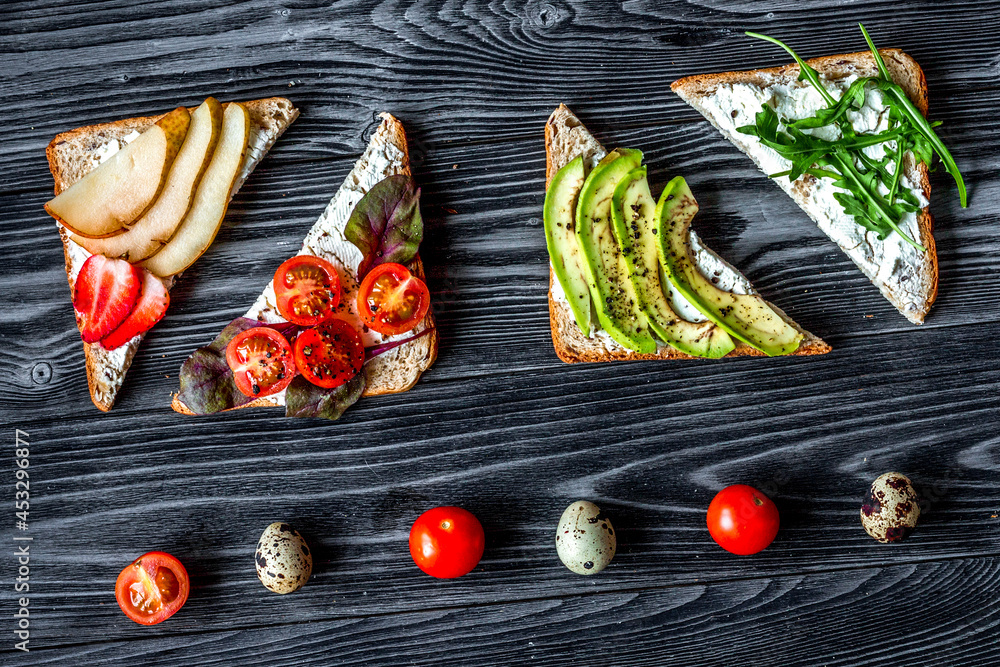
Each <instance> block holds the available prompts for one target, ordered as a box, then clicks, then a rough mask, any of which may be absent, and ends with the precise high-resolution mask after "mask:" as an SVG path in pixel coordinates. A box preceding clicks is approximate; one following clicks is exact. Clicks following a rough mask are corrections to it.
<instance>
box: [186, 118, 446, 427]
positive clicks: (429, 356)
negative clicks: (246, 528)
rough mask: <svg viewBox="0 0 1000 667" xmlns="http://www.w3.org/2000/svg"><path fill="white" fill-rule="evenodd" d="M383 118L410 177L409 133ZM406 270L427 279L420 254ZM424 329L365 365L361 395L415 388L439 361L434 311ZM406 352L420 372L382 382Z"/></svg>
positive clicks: (264, 401) (264, 402)
mask: <svg viewBox="0 0 1000 667" xmlns="http://www.w3.org/2000/svg"><path fill="white" fill-rule="evenodd" d="M381 117H382V119H383V120H384V121H385V123H386V126H387V129H388V132H389V134H390V136H391V138H392V143H394V144H395V145H396V146H397V147H398V148H400V149H401V150H402V151H403V155H404V157H403V164H404V165H405V166H404V169H403V173H405V174H407V175H410V152H409V145H408V143H407V140H406V132H405V130H404V129H403V124H402V123H400V122H399V120H398V119H396V118H395V117H394V116H392V115H391V114H388V113H383V114H381ZM407 267H408V268H409V269H410V271H411V272H412V273H413V274H414V275H415V276H417V277H418V278H420V279H421V280H423V281H425V282H426V280H427V277H426V274H425V273H424V264H423V261H421V259H420V255H419V254H418V255H417V256H415V257H414V258H413V259H412V260H411V261H410V262H409V263H408V264H407ZM422 324H423V325H424V328H429V329H431V330H432V331H431V333H429V334H427V335H426V336H424V337H423V338H420V339H418V340H416V341H413V342H412V343H407V344H406V345H402V346H400V347H397V348H395V349H394V350H392V351H390V352H387V353H386V354H385V355H381V356H378V357H375V358H374V359H372V360H371V361H369V362H368V363H367V364H365V367H364V372H365V375H366V380H367V384H366V385H365V390H364V392H363V393H362V394H361V395H362V396H384V395H387V394H399V393H402V392H404V391H408V390H410V389H411V388H413V386H414V385H416V384H417V382H418V381H419V380H420V376H421V375H423V373H424V371H426V370H427V369H428V368H430V367H431V366H432V365H433V364H434V362H435V361H437V354H438V345H439V342H440V335H439V333H438V330H437V327H436V326H435V324H434V312H433V310H431V309H428V311H427V315H426V316H425V317H424V320H423V323H422ZM404 349H406V350H408V352H409V353H411V354H412V353H413V352H417V353H418V355H419V357H420V358H421V360H422V361H421V363H420V365H419V366H418V370H417V372H416V374H415V375H414V376H413V378H412V379H411V380H410V381H409V382H408V383H407V384H405V385H389V384H385V383H382V382H379V380H380V379H381V378H382V377H384V376H385V375H386V370H387V369H388V368H389V367H390V366H391V365H392V364H393V362H394V361H395V357H396V355H397V354H399V353H401V352H402V351H403V350H404ZM170 407H171V408H173V409H174V411H176V412H179V413H181V414H185V415H192V416H197V415H198V413H196V412H194V411H192V410H191V409H190V408H189V407H188V406H187V405H185V404H184V402H183V401H181V400H180V398H178V397H177V395H174V397H173V400H172V401H171V403H170ZM266 407H280V406H279V405H278V404H277V403H276V402H275V400H274V399H273V398H272V397H269V396H265V397H263V398H258V399H256V400H254V401H251V402H249V403H247V404H245V405H240V406H237V407H233V408H229V409H227V410H222V411H221V412H232V411H233V410H242V409H244V408H266Z"/></svg>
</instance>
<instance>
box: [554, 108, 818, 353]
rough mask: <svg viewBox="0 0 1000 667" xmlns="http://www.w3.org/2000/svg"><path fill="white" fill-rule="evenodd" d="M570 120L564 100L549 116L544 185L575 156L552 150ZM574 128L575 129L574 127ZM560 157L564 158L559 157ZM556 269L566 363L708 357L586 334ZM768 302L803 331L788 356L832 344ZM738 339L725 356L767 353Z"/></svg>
mask: <svg viewBox="0 0 1000 667" xmlns="http://www.w3.org/2000/svg"><path fill="white" fill-rule="evenodd" d="M565 120H569V122H570V123H575V124H577V125H568V126H569V127H571V128H572V127H582V124H579V119H577V118H576V116H574V115H573V114H572V112H571V111H570V110H569V109H568V108H567V107H566V105H565V104H560V105H559V107H558V108H557V109H556V110H555V111H554V112H553V113H552V116H551V117H550V118H549V122H547V123H546V124H545V187H546V189H548V185H549V182H550V181H551V180H552V177H553V176H554V175H555V173H556V172H557V171H559V169H560V168H561V167H562V163H565V162H566V161H567V158H572V157H574V156H570V155H562V156H557V155H556V152H555V151H554V150H553V144H554V141H555V139H556V129H555V128H556V125H557V122H554V121H558V122H564V121H565ZM571 131H572V129H571ZM560 157H561V158H562V159H561V160H560ZM556 280H557V279H556V277H555V273H554V272H553V270H552V267H551V265H550V267H549V293H548V299H549V327H550V329H551V330H552V345H553V347H554V348H555V351H556V355H557V356H558V357H559V358H560V359H562V360H563V361H565V362H566V363H569V364H572V363H580V362H602V361H636V360H654V359H660V360H672V359H699V360H702V361H707V360H706V359H704V358H703V357H695V356H692V355H689V354H685V353H684V352H681V351H680V350H678V349H676V348H674V347H670V346H669V345H667V346H659V347H658V348H657V351H656V352H655V353H653V354H641V353H638V352H633V351H632V350H628V349H626V348H624V347H622V346H620V345H617V344H614V345H613V346H612V347H609V346H607V345H605V344H604V343H603V342H601V341H600V340H598V339H597V338H596V337H588V336H586V335H584V333H583V331H581V330H580V327H579V326H578V325H577V323H576V319H575V317H574V316H573V312H572V310H571V309H570V308H569V306H568V305H567V304H564V303H560V302H558V301H556V300H555V299H554V298H553V296H552V286H553V284H554V283H555V281H556ZM768 305H769V306H770V307H771V308H773V309H774V311H775V312H776V313H778V314H779V315H780V316H781V317H782V319H784V320H785V321H786V322H787V323H788V324H790V325H791V326H792V327H794V328H795V329H796V330H798V331H799V332H800V333H802V334H803V339H802V342H801V343H800V344H799V347H798V349H797V350H795V352H793V353H792V354H791V355H787V356H811V355H816V354H826V353H827V352H829V351H830V350H831V349H832V348H831V347H830V346H829V345H828V344H827V343H826V342H824V341H823V340H822V339H820V338H818V337H817V336H814V335H813V334H811V333H809V332H808V331H806V330H805V329H803V328H801V327H800V326H799V325H798V324H796V323H795V322H794V321H793V320H792V319H791V318H789V317H788V316H787V315H786V314H785V313H784V312H783V311H782V310H781V309H780V308H778V307H776V306H775V305H774V304H771V303H768ZM733 342H734V343H736V347H735V348H734V349H733V351H732V352H730V353H729V354H727V355H726V356H725V357H723V358H728V357H766V356H767V355H766V354H764V353H763V352H761V351H760V350H758V349H756V348H754V347H751V346H749V345H747V344H745V343H743V342H742V341H739V340H736V339H735V338H734V339H733Z"/></svg>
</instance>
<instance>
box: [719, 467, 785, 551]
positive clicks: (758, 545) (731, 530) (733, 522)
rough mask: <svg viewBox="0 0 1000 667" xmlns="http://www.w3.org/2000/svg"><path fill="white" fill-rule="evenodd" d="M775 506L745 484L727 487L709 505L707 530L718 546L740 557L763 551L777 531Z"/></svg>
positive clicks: (778, 521)
mask: <svg viewBox="0 0 1000 667" xmlns="http://www.w3.org/2000/svg"><path fill="white" fill-rule="evenodd" d="M779 523H780V520H779V517H778V508H777V507H775V506H774V503H772V502H771V499H770V498H768V497H767V496H765V495H764V494H763V493H761V492H760V491H758V490H757V489H755V488H753V487H752V486H746V485H745V484H733V485H732V486H727V487H726V488H724V489H723V490H722V491H719V493H717V494H716V496H715V498H713V499H712V503H711V504H710V505H709V506H708V532H709V533H711V535H712V539H713V540H715V541H716V542H718V544H719V546H720V547H722V548H723V549H725V550H726V551H729V552H730V553H734V554H737V555H740V556H749V555H750V554H755V553H757V552H758V551H763V550H764V549H766V548H767V546H768V545H769V544H771V542H773V541H774V538H775V536H776V535H777V534H778V525H779Z"/></svg>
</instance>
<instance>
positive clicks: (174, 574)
mask: <svg viewBox="0 0 1000 667" xmlns="http://www.w3.org/2000/svg"><path fill="white" fill-rule="evenodd" d="M190 590H191V582H190V580H189V579H188V573H187V570H185V569H184V566H183V565H181V562H180V561H179V560H177V559H176V558H174V557H173V556H171V555H170V554H168V553H164V552H162V551H150V552H149V553H148V554H143V555H142V556H139V557H138V558H136V559H135V560H134V561H133V562H132V563H131V564H129V565H128V566H127V567H126V568H125V569H124V570H122V571H121V574H119V575H118V581H117V582H115V598H116V599H117V600H118V606H119V607H121V608H122V611H123V612H125V615H126V616H128V617H129V618H131V619H132V620H133V621H135V622H136V623H140V624H142V625H156V624H157V623H160V622H161V621H165V620H167V619H168V618H170V617H171V616H173V615H174V614H175V613H177V610H179V609H180V608H181V607H183V606H184V603H185V602H187V599H188V592H189V591H190Z"/></svg>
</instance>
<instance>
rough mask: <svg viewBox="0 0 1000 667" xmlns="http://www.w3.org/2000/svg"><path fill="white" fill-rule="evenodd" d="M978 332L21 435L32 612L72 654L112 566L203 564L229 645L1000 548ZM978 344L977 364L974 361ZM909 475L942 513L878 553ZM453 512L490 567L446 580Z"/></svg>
mask: <svg viewBox="0 0 1000 667" xmlns="http://www.w3.org/2000/svg"><path fill="white" fill-rule="evenodd" d="M962 332H963V336H961V337H953V336H951V335H948V333H949V332H948V330H944V329H941V330H937V331H936V332H934V333H933V334H922V335H921V336H919V337H918V338H924V337H925V336H930V337H931V338H937V340H935V341H934V348H935V354H934V355H933V356H925V355H923V354H919V353H918V354H917V355H916V357H913V358H909V359H908V360H903V361H901V360H900V356H899V350H900V349H904V348H905V347H906V345H905V344H904V341H906V340H907V339H908V338H910V339H912V337H913V335H912V334H911V335H904V334H894V335H885V336H880V337H877V338H875V339H865V342H864V349H863V351H862V353H861V354H860V355H859V356H860V358H863V359H864V360H865V362H864V365H863V367H857V368H856V369H855V371H854V372H853V373H845V372H844V365H845V360H844V358H842V357H839V356H838V355H836V354H834V355H829V356H827V357H825V358H823V359H820V360H818V361H817V362H816V363H814V364H810V365H809V366H804V365H802V364H798V363H796V362H795V361H794V360H775V361H774V363H773V364H771V365H762V364H760V363H758V362H757V361H756V360H753V359H746V360H742V361H739V362H736V363H733V364H727V365H717V366H714V367H713V370H712V371H710V372H708V373H707V374H706V373H704V372H703V371H702V370H701V369H702V365H700V364H696V363H690V364H676V365H672V366H671V365H656V364H627V365H621V366H617V367H616V366H611V365H597V366H592V367H580V366H576V367H571V366H562V367H557V368H556V369H544V370H539V371H522V372H519V373H515V374H508V373H500V374H497V375H493V376H485V377H480V378H475V379H470V380H450V381H447V382H426V383H421V384H420V385H418V387H416V388H415V389H414V390H412V391H411V392H409V393H407V394H403V395H399V396H392V397H385V398H379V399H366V400H365V401H363V402H361V403H359V404H358V405H356V406H355V407H353V408H352V409H351V410H350V411H349V412H348V413H347V415H346V416H345V417H344V418H343V419H342V420H341V421H340V422H338V423H336V424H323V423H315V422H309V421H303V420H284V419H282V418H280V417H277V416H273V413H268V412H267V411H256V413H255V414H253V415H252V416H250V417H248V416H245V415H222V416H216V417H208V418H204V419H190V420H183V421H178V419H179V418H177V417H176V416H174V415H172V414H163V413H157V412H144V413H143V412H140V411H139V410H138V409H137V410H135V411H133V410H131V409H129V410H125V411H123V412H122V414H121V415H116V414H114V413H113V414H112V415H111V416H108V417H106V418H104V419H100V420H89V419H85V420H80V419H67V420H61V421H60V422H58V423H53V424H48V423H44V424H42V423H39V424H33V423H31V422H29V423H27V424H24V425H22V426H21V428H24V429H25V430H27V431H29V433H34V434H36V435H34V436H32V437H33V443H34V444H33V447H34V449H33V451H35V452H37V454H36V456H35V458H34V459H33V461H32V470H33V473H32V474H33V477H32V479H33V480H36V483H37V484H39V485H40V486H41V487H42V488H44V492H43V493H42V494H41V495H40V497H39V498H38V499H37V501H35V502H33V504H32V512H33V513H32V516H33V517H34V523H33V526H34V530H36V531H37V534H38V535H44V536H45V540H44V542H43V541H42V540H39V541H38V542H39V544H38V545H37V547H36V548H37V550H38V558H39V559H40V562H43V563H46V564H47V566H48V568H50V569H48V571H47V572H46V573H45V575H44V577H45V581H46V587H45V588H43V589H42V590H41V591H40V592H39V593H38V594H37V599H38V600H39V601H40V604H42V605H43V608H44V609H45V614H44V617H45V620H44V621H42V622H44V623H46V624H47V625H46V633H47V636H49V637H50V638H51V639H52V640H57V639H58V640H59V641H63V642H69V641H72V637H73V635H74V634H75V633H78V632H80V631H81V630H80V629H81V625H80V624H81V623H82V624H85V625H89V624H93V623H99V624H101V625H102V626H104V625H109V626H113V625H114V624H115V623H116V621H119V620H121V619H120V618H119V616H120V612H119V611H118V610H117V608H116V607H115V606H114V605H113V604H109V603H110V592H111V590H112V582H113V580H114V578H115V576H116V575H117V572H118V570H119V569H120V568H121V567H122V566H123V565H124V564H125V563H127V562H128V561H129V560H131V559H132V558H134V557H136V556H138V555H139V554H140V553H142V552H143V551H146V550H151V549H156V548H162V549H165V550H167V551H170V552H172V553H174V554H175V555H178V556H179V557H181V558H182V559H184V560H185V562H186V563H188V565H189V567H190V568H191V570H192V573H193V576H194V582H195V585H196V586H197V587H198V589H199V591H200V592H199V596H200V597H202V598H203V602H200V603H199V605H202V604H204V605H209V606H210V608H211V609H213V610H214V611H213V613H211V614H209V613H202V612H193V613H191V614H190V616H187V617H186V618H187V619H188V620H186V621H182V620H181V619H178V622H177V623H176V624H174V627H183V628H185V629H192V630H193V629H195V628H198V629H200V630H205V629H225V628H228V627H230V626H231V624H232V623H233V619H234V618H236V617H238V616H239V614H240V613H241V610H243V609H246V608H248V607H253V608H254V609H256V610H258V611H259V612H260V613H261V614H263V615H265V616H267V615H271V614H282V615H283V618H285V619H286V620H288V621H289V622H291V621H292V620H299V621H308V620H311V619H314V618H320V617H323V618H329V617H331V616H337V617H339V616H356V615H366V614H372V613H396V612H403V611H406V610H412V609H415V608H419V607H420V606H421V605H424V604H426V601H427V599H428V598H427V596H428V595H431V597H432V599H433V600H434V604H435V605H436V606H440V605H446V606H460V605H463V604H466V603H467V601H468V600H469V599H470V597H474V598H477V599H486V600H491V601H493V602H500V601H511V602H513V601H518V600H524V599H534V598H539V597H552V596H558V595H562V594H566V593H567V592H576V591H578V590H580V587H590V586H594V587H596V588H595V589H591V588H586V590H602V591H609V590H632V589H637V588H643V587H646V586H649V585H653V584H654V582H655V585H674V584H690V583H694V582H697V581H704V580H706V579H708V580H729V579H734V578H742V577H746V576H776V575H786V574H793V573H801V572H808V571H816V570H831V569H837V568H844V567H857V566H859V565H870V564H872V563H873V562H877V563H884V564H890V563H912V562H915V561H922V560H928V559H939V558H948V557H957V556H963V557H964V556H970V555H995V554H997V545H996V539H995V537H996V530H997V526H998V525H1000V524H998V521H1000V520H998V519H997V518H996V515H997V507H1000V487H998V485H997V481H996V462H995V461H994V460H993V458H994V454H995V450H996V448H997V446H998V444H1000V441H998V440H997V436H996V423H997V413H998V409H1000V408H998V407H997V405H996V402H995V401H990V400H984V399H985V398H986V397H995V396H996V395H997V394H998V381H997V370H998V366H1000V353H998V352H996V351H994V350H993V349H992V348H991V345H990V342H991V341H992V340H993V339H995V337H996V327H995V326H993V327H971V326H969V327H963V328H962ZM939 333H940V334H942V335H941V336H940V337H938V336H937V335H936V334H939ZM986 348H990V349H988V350H987V349H986ZM922 349H926V348H922ZM968 349H984V350H985V351H984V353H983V354H984V356H983V357H981V358H979V359H978V360H975V361H970V360H969V359H968V358H967V357H966V356H963V355H964V354H965V351H966V350H968ZM852 356H853V355H852ZM178 427H182V428H178ZM892 469H898V470H902V471H904V472H906V473H907V474H908V475H910V476H912V477H913V479H914V480H915V483H916V484H917V485H918V486H919V487H920V489H921V491H922V493H923V495H924V498H925V499H926V501H927V503H926V511H925V515H924V517H923V526H922V527H921V528H920V530H919V531H918V532H917V533H916V534H915V535H914V537H913V539H912V540H910V541H908V542H906V543H904V544H902V545H899V546H896V547H892V548H885V547H882V546H880V545H878V544H876V543H875V542H874V541H872V540H871V539H870V538H869V537H868V536H867V535H866V534H865V533H864V531H863V530H862V529H861V526H860V521H859V519H858V511H859V508H860V500H861V497H862V496H863V494H864V492H865V490H866V488H867V484H868V483H870V481H871V480H872V479H874V477H876V476H877V475H878V474H880V473H882V472H885V471H887V470H892ZM735 482H745V483H749V484H752V485H754V486H757V487H758V488H761V489H764V490H765V492H766V493H769V494H771V495H772V497H774V499H775V501H776V502H777V504H778V505H779V508H780V510H781V511H782V516H783V526H784V528H783V530H782V532H781V533H780V534H779V537H778V540H777V541H776V542H775V543H774V544H773V545H772V546H771V547H770V548H769V549H768V550H767V551H765V552H764V553H762V554H760V555H759V556H757V557H754V558H752V559H741V558H734V557H732V556H730V555H729V554H727V553H726V552H723V551H722V550H721V549H719V548H718V547H717V546H716V545H715V544H714V543H713V542H712V541H711V539H710V538H709V536H708V534H707V531H706V530H705V524H704V512H705V508H706V507H707V505H708V502H709V501H710V499H711V497H712V495H713V494H714V492H715V491H716V490H718V489H719V488H721V487H722V486H725V485H726V484H729V483H735ZM577 498H589V499H592V500H594V501H595V502H597V503H598V504H599V505H600V506H602V507H603V508H604V509H605V510H606V511H608V512H610V513H611V515H612V517H613V521H614V524H615V527H616V530H617V533H618V535H619V544H620V548H619V549H620V550H619V554H618V556H617V557H616V560H615V562H614V563H613V564H612V566H611V567H610V568H609V570H607V571H606V572H605V573H602V575H601V577H599V578H593V579H585V580H581V579H577V578H576V577H574V576H573V575H571V574H570V573H569V572H568V571H566V570H564V569H563V567H562V566H561V565H560V564H559V562H558V560H557V559H556V557H555V552H554V548H553V546H552V541H551V540H552V535H553V531H554V529H555V524H556V522H557V520H558V517H559V514H560V513H561V511H562V509H563V508H564V507H565V506H566V505H568V504H569V503H570V502H571V501H573V500H575V499H577ZM440 504H459V505H462V506H465V507H467V508H469V509H470V510H472V511H474V512H475V513H476V514H477V515H478V516H479V517H480V518H481V520H482V521H483V523H484V525H485V526H486V528H487V531H488V535H489V538H488V548H487V554H486V556H485V558H484V560H483V563H482V565H481V568H480V570H479V571H477V573H476V574H474V575H471V576H469V577H465V578H463V579H461V580H459V581H456V582H452V583H450V584H448V585H447V586H432V584H433V582H432V581H431V580H430V579H429V578H427V577H426V576H425V575H423V574H422V573H420V572H419V571H418V570H417V569H416V568H415V567H414V565H413V564H412V562H411V561H410V559H409V555H408V552H407V546H406V535H407V531H408V530H409V526H410V524H411V522H412V521H413V520H414V519H415V518H416V515H417V514H419V512H421V511H423V510H424V509H427V508H429V507H432V506H435V505H440ZM275 520H284V521H290V522H292V523H294V524H296V525H298V526H300V528H301V529H302V530H303V532H304V533H305V534H306V535H307V536H308V538H309V539H310V541H311V542H312V544H313V550H314V552H315V553H316V554H317V556H318V559H319V565H318V567H317V573H316V574H315V575H314V581H313V582H312V583H311V584H310V586H309V587H308V589H307V590H305V591H303V592H302V593H301V594H296V598H295V599H296V601H297V603H296V604H295V605H294V607H291V608H289V607H286V606H285V605H286V603H285V602H284V601H283V599H282V598H279V597H277V596H264V597H259V590H258V589H259V588H260V584H259V583H258V582H257V581H256V575H255V572H254V569H253V565H252V554H253V548H254V546H255V544H256V540H257V537H258V536H259V533H260V531H261V530H263V528H264V526H266V525H267V524H268V523H270V522H271V521H275ZM97 536H100V537H99V539H98V538H97ZM40 576H41V575H40ZM429 586H432V588H431V589H429V588H428V587H429ZM429 590H432V591H433V592H432V593H429ZM331 600H332V601H334V603H335V604H333V605H332V606H331ZM102 602H103V603H105V604H104V605H103V606H101V605H102ZM50 605H51V606H50ZM195 608H196V609H197V608H198V607H197V606H196V607H195Z"/></svg>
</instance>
